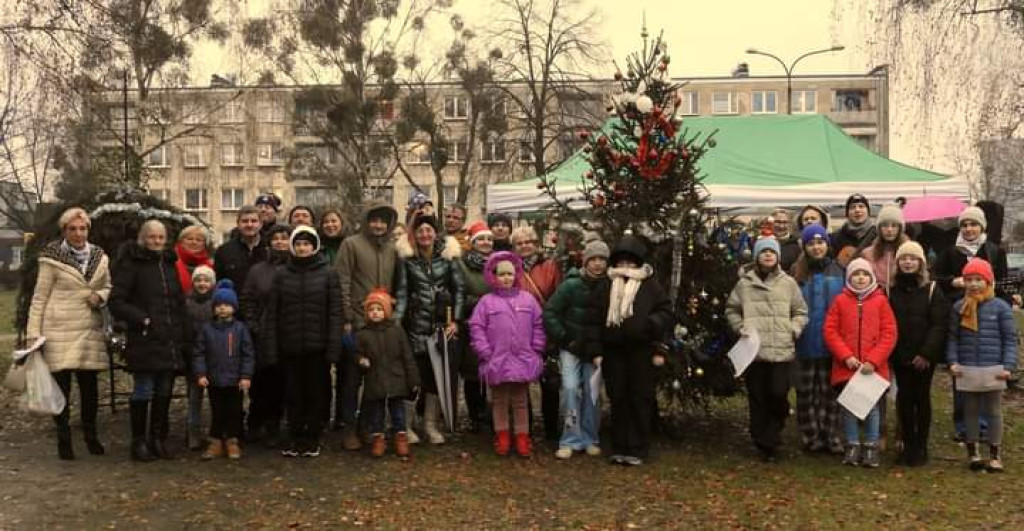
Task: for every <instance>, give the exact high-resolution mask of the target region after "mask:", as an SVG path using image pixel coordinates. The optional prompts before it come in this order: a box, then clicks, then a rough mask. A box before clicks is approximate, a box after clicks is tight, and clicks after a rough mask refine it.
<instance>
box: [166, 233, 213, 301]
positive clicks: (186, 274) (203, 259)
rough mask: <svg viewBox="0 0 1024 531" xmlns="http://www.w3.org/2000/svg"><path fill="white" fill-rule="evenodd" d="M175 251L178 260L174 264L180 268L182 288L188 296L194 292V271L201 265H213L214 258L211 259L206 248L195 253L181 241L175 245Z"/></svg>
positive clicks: (179, 279) (179, 274)
mask: <svg viewBox="0 0 1024 531" xmlns="http://www.w3.org/2000/svg"><path fill="white" fill-rule="evenodd" d="M174 252H175V254H177V255H178V261H177V262H176V263H175V264H174V267H175V268H176V269H177V270H178V281H179V283H180V284H181V289H182V290H183V291H184V292H185V295H186V296H188V295H189V294H190V293H192V271H195V269H196V267H198V266H201V265H205V266H207V267H213V260H210V253H208V252H207V251H206V249H205V248H204V249H203V250H202V251H199V252H198V253H194V252H192V251H189V250H187V249H185V247H183V246H182V245H181V244H180V243H179V244H176V245H175V246H174Z"/></svg>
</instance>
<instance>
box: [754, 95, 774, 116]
mask: <svg viewBox="0 0 1024 531" xmlns="http://www.w3.org/2000/svg"><path fill="white" fill-rule="evenodd" d="M777 104H778V93H777V92H775V91H774V90H755V91H754V92H751V93H750V112H751V114H775V113H777V112H779V111H778V106H777Z"/></svg>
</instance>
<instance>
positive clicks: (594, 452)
mask: <svg viewBox="0 0 1024 531" xmlns="http://www.w3.org/2000/svg"><path fill="white" fill-rule="evenodd" d="M587 455H589V456H590V457H597V456H599V455H601V447H600V446H598V445H596V444H591V445H590V446H588V447H587Z"/></svg>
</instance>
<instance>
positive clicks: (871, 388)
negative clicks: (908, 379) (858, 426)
mask: <svg viewBox="0 0 1024 531" xmlns="http://www.w3.org/2000/svg"><path fill="white" fill-rule="evenodd" d="M888 388H889V382H887V381H885V378H882V377H881V376H879V375H878V373H876V372H873V373H871V374H864V373H862V372H860V371H857V372H856V373H854V375H853V378H850V381H849V382H847V383H846V388H845V389H843V392H842V393H840V394H839V400H838V402H839V405H841V406H843V407H845V408H846V409H847V410H848V411H849V412H850V413H853V415H854V416H855V417H857V418H859V419H860V420H864V419H865V418H867V416H868V413H871V408H873V407H875V404H877V403H878V399H879V398H881V397H882V393H884V392H885V390H886V389H888Z"/></svg>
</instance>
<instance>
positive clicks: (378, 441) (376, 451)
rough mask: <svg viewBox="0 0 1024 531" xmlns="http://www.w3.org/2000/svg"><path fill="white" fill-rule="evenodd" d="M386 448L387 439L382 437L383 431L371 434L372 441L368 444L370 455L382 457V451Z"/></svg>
mask: <svg viewBox="0 0 1024 531" xmlns="http://www.w3.org/2000/svg"><path fill="white" fill-rule="evenodd" d="M387 449H388V441H387V440H385V439H384V434H383V433H374V434H373V443H371V446H370V455H372V456H374V457H384V452H386V451H387Z"/></svg>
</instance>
